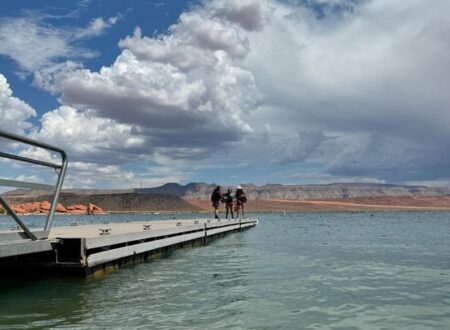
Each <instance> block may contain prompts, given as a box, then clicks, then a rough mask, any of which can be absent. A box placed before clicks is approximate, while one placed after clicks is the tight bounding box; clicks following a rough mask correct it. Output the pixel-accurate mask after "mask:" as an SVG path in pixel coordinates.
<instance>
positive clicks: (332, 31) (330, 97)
mask: <svg viewBox="0 0 450 330" xmlns="http://www.w3.org/2000/svg"><path fill="white" fill-rule="evenodd" d="M326 3H327V4H329V5H332V4H333V3H335V4H339V5H340V6H344V5H348V6H349V7H350V6H351V8H352V9H351V10H345V15H343V14H342V12H336V11H334V10H332V11H327V12H326V13H325V14H324V15H316V13H315V11H314V10H312V9H311V6H306V7H305V6H304V5H298V6H289V5H281V4H278V5H275V6H274V11H273V14H272V17H271V21H270V24H268V25H266V26H265V27H264V29H263V30H262V31H261V32H260V33H256V34H249V36H248V38H249V44H250V51H249V54H248V56H247V58H246V60H245V66H244V67H245V68H246V69H248V70H249V71H251V72H252V73H253V75H254V77H255V81H256V84H257V87H258V89H259V90H260V91H261V92H262V93H263V94H264V95H265V101H266V104H265V106H266V107H269V108H270V109H271V110H272V113H271V114H269V118H270V119H271V120H272V121H270V122H268V123H270V126H271V128H272V130H274V131H278V132H279V131H280V130H283V131H284V132H285V133H284V135H285V136H286V137H290V138H291V139H296V140H298V142H299V143H300V144H302V142H301V139H300V138H295V132H296V131H297V130H298V129H299V127H300V128H301V129H312V130H317V131H322V132H323V134H324V136H325V137H326V138H327V139H326V142H324V143H323V144H322V145H321V146H320V148H319V149H318V150H317V152H316V153H314V154H311V157H313V158H310V159H315V158H317V157H319V158H318V159H320V161H321V163H322V164H323V165H325V166H326V167H327V168H326V171H328V173H330V174H332V175H336V176H338V175H340V176H344V175H345V176H348V177H351V176H354V175H366V176H367V175H369V176H376V177H377V178H379V179H381V180H389V181H405V180H407V178H408V177H409V178H416V179H419V178H428V179H429V178H431V177H441V178H442V177H448V176H450V171H449V170H448V168H449V166H448V165H449V156H448V155H449V151H450V150H449V147H448V145H449V144H448V143H447V142H445V141H448V139H449V138H450V133H449V132H450V117H449V112H448V111H447V110H448V107H449V105H450V98H449V95H448V93H447V92H446V91H447V90H448V88H449V85H450V79H449V75H448V73H449V71H448V68H450V65H449V64H450V62H449V59H448V57H446V56H445V54H447V53H448V52H449V51H450V46H449V44H448V43H446V42H445V41H444V39H445V37H444V36H445V34H446V31H447V32H450V31H449V30H450V24H449V23H448V20H447V19H446V14H445V13H446V12H447V11H448V10H449V9H450V5H449V4H448V3H447V2H445V1H438V2H436V3H434V6H433V8H430V7H429V6H427V5H426V4H425V3H423V2H421V1H413V2H406V1H400V0H397V1H389V2H387V1H380V0H372V1H364V2H354V1H338V2H330V1H328V2H326ZM268 63H270V65H268ZM274 109H275V110H276V111H277V115H276V116H273V111H274ZM259 115H261V117H259ZM262 116H267V112H266V111H261V112H255V116H254V117H253V119H254V120H255V121H258V122H260V123H263V122H264V119H265V118H263V117H262ZM305 143H306V144H307V143H308V142H307V141H305ZM297 154H298V159H299V160H302V159H303V158H304V157H303V155H302V153H301V152H299V153H297ZM319 155H320V156H319Z"/></svg>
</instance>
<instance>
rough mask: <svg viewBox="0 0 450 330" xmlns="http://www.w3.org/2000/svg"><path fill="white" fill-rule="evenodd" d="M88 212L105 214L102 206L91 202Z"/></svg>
mask: <svg viewBox="0 0 450 330" xmlns="http://www.w3.org/2000/svg"><path fill="white" fill-rule="evenodd" d="M88 213H89V214H103V213H105V212H104V211H103V210H102V209H101V208H100V207H98V206H97V205H95V204H92V203H89V205H88Z"/></svg>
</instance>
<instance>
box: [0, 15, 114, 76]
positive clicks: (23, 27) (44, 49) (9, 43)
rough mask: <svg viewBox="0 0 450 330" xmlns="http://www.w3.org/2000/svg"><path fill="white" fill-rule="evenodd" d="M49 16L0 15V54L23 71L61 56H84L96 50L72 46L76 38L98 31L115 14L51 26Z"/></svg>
mask: <svg viewBox="0 0 450 330" xmlns="http://www.w3.org/2000/svg"><path fill="white" fill-rule="evenodd" d="M51 18H52V16H46V15H44V14H40V13H36V12H33V13H31V14H29V15H27V16H25V17H20V16H19V17H3V18H0V55H4V56H8V57H10V58H11V59H13V60H14V61H16V62H17V63H18V64H19V67H20V69H21V70H22V71H24V72H25V73H30V72H35V71H38V70H40V69H43V68H46V67H49V66H52V65H54V64H56V63H58V62H60V61H62V60H64V59H67V58H72V59H78V60H80V59H88V58H92V57H95V56H96V55H97V53H96V52H95V51H92V50H90V49H87V48H83V47H80V46H75V45H74V43H75V42H76V41H79V40H82V39H86V38H92V37H95V36H98V35H100V34H102V33H103V32H104V31H105V30H106V29H108V28H110V27H111V26H113V25H114V24H116V22H117V20H118V19H119V15H118V16H115V17H111V18H109V19H108V20H106V21H105V20H104V19H103V18H101V17H98V18H95V19H93V20H92V21H91V22H90V23H89V25H88V26H87V27H84V28H79V27H55V26H54V25H52V24H50V23H49V21H50V19H51Z"/></svg>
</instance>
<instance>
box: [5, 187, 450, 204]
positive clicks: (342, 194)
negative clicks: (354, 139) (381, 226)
mask: <svg viewBox="0 0 450 330" xmlns="http://www.w3.org/2000/svg"><path fill="white" fill-rule="evenodd" d="M215 187H216V184H208V183H189V184H186V185H180V184H178V183H166V184H164V185H162V186H160V187H154V188H142V189H108V190H102V189H67V190H63V192H64V193H71V194H75V195H100V194H102V195H115V194H125V193H137V194H163V195H173V196H177V197H181V198H183V199H188V200H189V199H190V200H209V198H210V196H211V192H212V191H213V189H214V188H215ZM242 187H243V188H244V189H245V191H246V192H247V195H248V197H249V198H250V199H256V200H267V199H294V200H302V199H336V198H339V199H342V198H344V199H345V198H354V197H384V196H448V195H450V187H425V186H405V185H394V184H376V183H332V184H323V185H320V184H316V185H282V184H266V185H262V186H257V185H254V184H251V183H250V184H243V185H242ZM227 188H232V189H233V191H234V190H235V187H234V186H223V191H226V189H227ZM46 194H48V192H42V191H26V190H23V189H18V190H14V191H11V192H8V193H5V194H3V195H5V196H40V195H46Z"/></svg>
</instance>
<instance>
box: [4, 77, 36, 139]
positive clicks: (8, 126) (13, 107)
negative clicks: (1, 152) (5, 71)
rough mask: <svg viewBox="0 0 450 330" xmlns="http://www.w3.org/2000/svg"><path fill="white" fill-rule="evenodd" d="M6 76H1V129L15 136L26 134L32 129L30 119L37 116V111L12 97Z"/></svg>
mask: <svg viewBox="0 0 450 330" xmlns="http://www.w3.org/2000/svg"><path fill="white" fill-rule="evenodd" d="M12 95H13V93H12V90H11V88H10V87H9V84H8V81H7V80H6V78H5V76H3V75H2V74H0V129H3V130H6V131H10V132H11V133H15V134H24V132H25V131H26V130H27V129H29V128H31V127H32V124H31V123H30V122H29V119H31V118H32V117H35V116H36V111H35V110H34V109H33V108H32V107H31V106H29V105H28V104H27V103H25V102H24V101H22V100H20V99H18V98H16V97H14V96H12Z"/></svg>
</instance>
